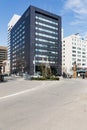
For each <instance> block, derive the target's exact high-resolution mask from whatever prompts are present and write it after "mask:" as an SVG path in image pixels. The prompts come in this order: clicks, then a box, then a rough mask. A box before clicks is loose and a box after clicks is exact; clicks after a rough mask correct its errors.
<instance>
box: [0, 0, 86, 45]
mask: <svg viewBox="0 0 87 130" xmlns="http://www.w3.org/2000/svg"><path fill="white" fill-rule="evenodd" d="M30 4H31V5H34V6H36V7H39V8H42V9H44V10H47V11H50V12H52V13H55V14H57V15H60V16H61V17H62V28H63V29H64V37H66V36H68V35H71V34H75V33H80V34H81V35H82V36H85V35H86V34H87V0H0V45H5V46H6V45H7V25H8V22H9V21H10V19H11V18H12V16H13V15H14V14H18V15H22V14H23V13H24V12H25V10H26V9H27V8H28V7H29V5H30Z"/></svg>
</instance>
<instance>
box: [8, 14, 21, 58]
mask: <svg viewBox="0 0 87 130" xmlns="http://www.w3.org/2000/svg"><path fill="white" fill-rule="evenodd" d="M19 19H20V16H19V15H16V14H14V15H13V17H12V18H11V20H10V22H9V23H8V59H9V60H10V37H11V35H10V32H11V29H12V27H13V26H14V25H15V24H16V23H17V21H18V20H19Z"/></svg>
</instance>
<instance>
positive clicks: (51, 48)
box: [11, 6, 62, 75]
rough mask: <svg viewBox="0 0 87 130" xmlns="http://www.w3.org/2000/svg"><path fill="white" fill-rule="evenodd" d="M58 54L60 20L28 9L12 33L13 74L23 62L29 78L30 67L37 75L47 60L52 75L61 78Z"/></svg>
mask: <svg viewBox="0 0 87 130" xmlns="http://www.w3.org/2000/svg"><path fill="white" fill-rule="evenodd" d="M61 53H62V52H61V17H60V16H57V15H55V14H51V13H49V12H46V11H44V10H41V9H39V8H36V7H33V6H30V7H29V8H28V9H27V10H26V11H25V13H24V14H23V16H22V17H21V18H20V20H19V21H18V22H17V23H16V25H15V26H14V27H13V28H12V31H11V70H12V72H13V71H14V70H17V63H18V59H21V60H23V61H25V63H26V64H27V69H26V71H27V72H28V73H29V74H34V64H33V63H35V67H36V71H38V70H37V68H39V67H40V65H41V64H42V63H46V62H47V60H48V62H49V64H50V67H51V68H52V69H53V71H54V73H55V74H59V75H61V62H62V61H61V59H62V57H61ZM34 58H35V61H34ZM23 67H24V66H23Z"/></svg>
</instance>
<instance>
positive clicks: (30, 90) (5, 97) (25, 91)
mask: <svg viewBox="0 0 87 130" xmlns="http://www.w3.org/2000/svg"><path fill="white" fill-rule="evenodd" d="M43 86H44V84H42V85H41V86H39V87H36V88H32V89H27V90H24V91H21V92H17V93H14V94H10V95H7V96H3V97H0V100H3V99H7V98H10V97H14V96H18V95H21V94H24V93H28V92H32V91H35V90H38V89H40V88H42V87H43Z"/></svg>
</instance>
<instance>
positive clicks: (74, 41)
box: [62, 34, 87, 74]
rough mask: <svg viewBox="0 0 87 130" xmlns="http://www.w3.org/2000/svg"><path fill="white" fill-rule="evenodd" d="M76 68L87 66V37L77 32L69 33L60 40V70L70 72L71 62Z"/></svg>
mask: <svg viewBox="0 0 87 130" xmlns="http://www.w3.org/2000/svg"><path fill="white" fill-rule="evenodd" d="M74 63H76V65H77V68H78V69H79V68H81V69H84V68H87V39H83V38H81V36H80V35H79V34H74V35H70V36H68V37H66V38H64V39H63V42H62V72H65V73H67V74H72V73H73V71H72V67H73V64H74Z"/></svg>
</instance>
